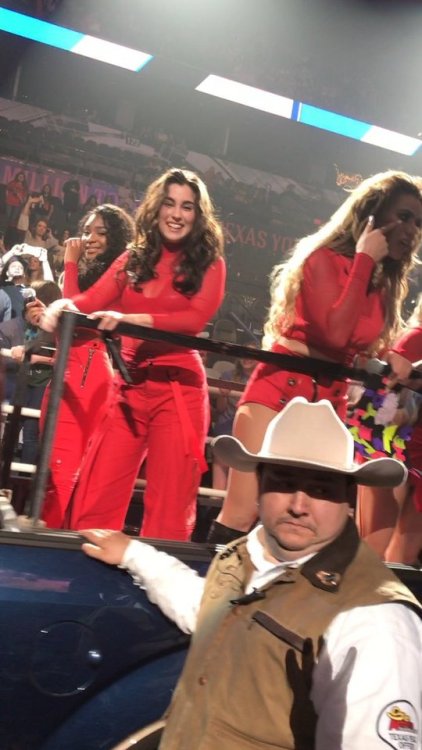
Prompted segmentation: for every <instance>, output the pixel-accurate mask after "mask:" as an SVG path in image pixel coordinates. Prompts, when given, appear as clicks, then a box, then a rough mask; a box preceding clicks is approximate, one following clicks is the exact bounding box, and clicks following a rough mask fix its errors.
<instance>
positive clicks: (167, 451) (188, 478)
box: [45, 169, 225, 540]
mask: <svg viewBox="0 0 422 750" xmlns="http://www.w3.org/2000/svg"><path fill="white" fill-rule="evenodd" d="M136 228H137V235H136V240H135V245H134V247H133V248H132V249H130V250H128V251H127V252H126V253H124V254H123V255H122V256H121V257H120V258H118V259H117V261H115V263H114V264H113V265H112V266H111V268H110V269H109V270H108V271H107V272H106V273H105V274H104V276H103V277H102V278H101V279H100V280H99V281H98V282H97V284H95V286H94V287H92V288H91V289H88V290H87V291H86V292H85V293H83V294H80V295H78V296H76V297H74V298H73V302H74V305H76V308H77V309H79V310H81V311H82V312H87V313H94V315H93V316H92V317H95V318H97V319H98V320H99V321H100V326H99V327H100V328H101V329H104V330H112V329H114V328H115V326H116V325H117V324H118V323H119V322H127V323H133V324H138V325H141V326H146V327H151V328H155V327H157V328H164V329H167V330H169V331H173V332H175V333H177V332H180V333H187V334H197V333H199V332H200V331H202V330H203V329H204V326H205V325H206V323H207V322H208V321H209V319H210V318H212V317H213V315H214V314H215V312H216V311H217V309H218V307H219V305H220V303H221V300H222V298H223V294H224V281H225V264H224V260H223V257H222V255H223V234H222V228H221V225H220V224H219V222H218V221H217V220H216V218H215V214H214V209H213V206H212V203H211V200H210V198H209V195H208V191H207V189H206V186H205V184H204V183H203V182H202V180H201V179H200V178H199V177H198V176H197V175H196V174H195V173H193V172H190V171H188V170H181V169H170V170H168V171H166V172H165V173H164V174H162V175H161V176H160V177H159V178H158V179H156V180H155V181H154V182H153V183H152V184H151V185H150V186H149V188H148V190H147V192H146V195H145V198H144V201H143V203H142V204H141V205H140V207H139V209H138V212H137V215H136ZM110 307H112V308H114V310H116V308H117V309H118V310H120V311H121V312H114V311H113V310H112V311H110V310H108V308H110ZM95 311H98V312H95ZM53 312H54V311H51V317H52V318H53V320H52V321H50V325H54V324H55V320H54V316H53ZM48 322H49V316H48V315H47V319H46V321H45V324H46V325H48ZM122 356H123V357H124V359H125V360H126V364H127V367H128V370H129V373H130V375H131V377H132V379H133V385H128V384H127V383H125V382H124V381H123V379H122V378H121V377H120V376H118V377H117V392H116V398H115V399H114V403H113V404H112V407H111V408H110V409H109V411H108V413H107V416H106V419H105V420H104V424H103V425H102V428H101V430H99V431H98V434H97V436H96V438H94V439H93V442H92V445H91V448H90V450H89V454H88V456H87V458H86V461H85V463H84V466H83V469H82V472H81V478H80V484H79V486H78V488H77V491H76V494H75V497H74V504H73V514H72V522H71V526H72V528H87V527H91V526H92V525H94V526H101V525H104V526H108V527H110V528H122V527H123V524H124V521H125V516H126V512H127V508H128V505H129V502H130V499H131V496H132V491H133V487H134V483H135V480H136V477H137V474H138V471H139V467H140V465H141V463H142V461H143V459H144V457H145V455H146V453H147V452H148V459H147V487H146V492H145V495H144V517H143V524H142V530H141V533H142V534H143V535H144V536H152V537H162V538H169V539H181V540H186V539H189V537H190V534H191V532H192V530H193V527H194V524H195V515H196V500H197V490H198V486H199V480H200V475H201V472H202V471H206V470H207V468H208V467H207V465H206V463H205V460H204V456H203V451H204V444H205V437H206V433H207V429H208V423H209V399H208V389H207V383H206V377H205V371H204V367H203V364H202V361H201V358H200V356H199V354H198V353H197V351H194V350H191V349H181V348H180V347H178V346H177V345H175V344H169V343H160V342H152V341H151V342H149V341H146V340H144V341H139V340H138V339H132V338H128V337H124V339H123V342H122ZM163 467H165V470H163Z"/></svg>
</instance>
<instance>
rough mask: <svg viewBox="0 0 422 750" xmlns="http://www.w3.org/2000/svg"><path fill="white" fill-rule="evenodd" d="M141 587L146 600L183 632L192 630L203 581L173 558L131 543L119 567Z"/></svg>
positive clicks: (142, 545)
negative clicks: (156, 606)
mask: <svg viewBox="0 0 422 750" xmlns="http://www.w3.org/2000/svg"><path fill="white" fill-rule="evenodd" d="M119 567H121V568H124V569H125V570H127V571H128V573H130V575H131V576H132V578H133V580H134V582H135V584H136V585H137V586H140V587H141V588H144V589H145V591H146V594H147V596H148V599H149V600H150V601H151V602H153V604H157V605H158V607H159V608H160V609H161V611H162V612H163V613H164V614H165V615H166V616H167V617H169V618H170V620H173V622H175V623H176V625H178V627H179V628H180V629H181V630H182V631H183V632H184V633H188V634H191V633H193V631H194V630H195V626H196V621H197V617H198V610H199V605H200V603H201V599H202V594H203V591H204V584H205V578H201V576H199V575H198V573H196V571H194V570H192V568H190V567H189V566H188V565H185V564H184V563H182V562H180V560H178V559H177V558H176V557H172V556H171V555H167V554H166V553H165V552H159V551H158V550H157V549H155V547H152V546H150V545H149V544H145V543H143V542H138V541H135V540H133V541H131V542H130V544H129V545H128V547H127V548H126V552H125V554H124V557H123V560H122V564H121V565H120V566H119Z"/></svg>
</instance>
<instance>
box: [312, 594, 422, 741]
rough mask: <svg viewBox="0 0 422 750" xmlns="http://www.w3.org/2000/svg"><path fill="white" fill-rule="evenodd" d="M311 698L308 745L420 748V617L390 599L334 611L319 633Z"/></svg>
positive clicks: (421, 684) (421, 632) (421, 635)
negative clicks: (312, 726) (313, 720)
mask: <svg viewBox="0 0 422 750" xmlns="http://www.w3.org/2000/svg"><path fill="white" fill-rule="evenodd" d="M311 698H312V701H313V703H314V706H315V709H316V712H317V715H318V723H317V736H316V750H387V748H393V750H394V749H397V750H399V748H402V749H404V748H405V749H406V750H420V748H421V747H422V744H421V699H422V622H421V619H420V618H419V617H418V616H417V614H416V613H415V612H413V611H412V610H411V609H409V608H408V607H406V606H405V605H402V604H393V603H387V604H379V605H377V606H370V607H358V608H356V609H352V610H350V611H349V612H344V613H342V614H340V615H338V616H337V617H336V618H335V619H334V620H333V621H332V623H331V625H330V627H329V628H328V630H327V632H326V634H325V644H324V646H323V648H322V650H321V653H320V656H319V659H318V663H317V665H316V666H315V669H314V676H313V686H312V691H311Z"/></svg>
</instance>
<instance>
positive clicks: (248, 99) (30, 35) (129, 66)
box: [0, 7, 422, 156]
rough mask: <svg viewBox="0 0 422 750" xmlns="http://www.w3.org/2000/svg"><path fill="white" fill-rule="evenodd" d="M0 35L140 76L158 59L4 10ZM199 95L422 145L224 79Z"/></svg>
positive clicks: (208, 81)
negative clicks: (45, 46) (80, 56)
mask: <svg viewBox="0 0 422 750" xmlns="http://www.w3.org/2000/svg"><path fill="white" fill-rule="evenodd" d="M0 30H2V31H7V32H9V33H10V34H16V35H18V36H22V37H25V38H26V39H32V40H33V41H35V42H41V43H42V44H48V45H51V46H53V47H58V48H59V49H63V50H66V51H68V52H72V53H74V54H76V55H83V56H84V57H89V58H91V59H93V60H100V61H101V62H105V63H109V64H110V65H117V66H118V67H120V68H125V69H126V70H131V71H133V72H136V73H137V72H139V71H140V70H142V68H143V67H144V66H145V65H146V64H147V63H149V62H150V61H151V60H153V55H150V54H149V53H147V52H141V51H140V50H135V49H132V48H130V47H124V46H122V45H120V44H114V43H113V42H108V41H106V40H105V39H98V38H97V37H94V36H90V35H89V34H82V33H81V32H79V31H74V30H72V29H67V28H65V27H63V26H58V25H56V24H53V23H49V22H47V21H42V20H40V19H38V18H32V16H26V15H24V14H22V13H16V12H15V11H11V10H7V9H6V8H1V7H0ZM196 91H199V92H202V93H204V94H210V95H212V96H216V97H219V98H221V99H226V100H227V101H231V102H235V103H237V104H242V105H244V106H246V107H252V108H253V109H257V110H260V111H262V112H268V113H271V114H273V115H277V116H278V117H283V118H286V119H288V120H293V121H294V122H299V123H301V124H303V125H309V126H311V127H314V128H319V129H320V130H327V131H329V132H330V133H336V134H338V135H342V136H345V137H346V138H353V139H354V140H357V141H362V142H363V143H370V144H372V145H373V146H378V147H379V148H384V149H387V150H389V151H395V152H396V153H399V154H405V155H407V156H412V155H413V154H415V153H416V152H417V151H418V150H419V148H420V147H421V145H422V141H421V140H419V139H418V138H413V137H411V136H408V135H403V134H401V133H396V132H395V131H392V130H388V129H386V128H382V127H379V126H377V125H371V124H370V123H369V122H363V121H361V120H355V119H353V118H352V117H346V116H345V115H341V114H338V113H335V112H330V111H329V110H326V109H322V108H320V107H315V106H313V105H310V104H306V103H305V102H300V101H298V100H295V99H291V98H289V97H285V96H280V95H279V94H273V93H271V92H269V91H264V90H262V89H258V88H255V87H253V86H247V85H246V84H243V83H238V82H237V81H232V80H230V79H228V78H222V77H221V76H216V75H208V76H207V77H206V78H204V80H203V81H202V82H201V83H200V84H199V85H198V86H197V87H196Z"/></svg>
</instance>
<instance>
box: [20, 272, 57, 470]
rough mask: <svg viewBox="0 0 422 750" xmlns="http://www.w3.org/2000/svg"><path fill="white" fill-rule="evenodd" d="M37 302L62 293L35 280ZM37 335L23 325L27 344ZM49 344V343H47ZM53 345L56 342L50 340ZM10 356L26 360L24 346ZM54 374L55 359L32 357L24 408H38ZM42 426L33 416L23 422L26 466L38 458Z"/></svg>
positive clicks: (46, 301)
mask: <svg viewBox="0 0 422 750" xmlns="http://www.w3.org/2000/svg"><path fill="white" fill-rule="evenodd" d="M31 287H32V289H33V290H34V292H35V294H36V297H37V299H39V300H40V301H41V303H42V304H44V305H50V304H51V303H52V302H54V300H57V299H60V298H61V296H62V294H61V291H60V289H59V287H58V286H57V284H55V283H54V282H53V281H34V282H33V283H32V284H31ZM37 334H38V328H37V327H36V326H33V325H32V324H31V323H29V322H28V321H26V322H25V325H24V343H27V342H29V341H31V339H32V338H33V337H34V336H36V335H37ZM45 343H47V341H46V342H45ZM50 343H51V344H53V343H54V341H53V337H51V342H50ZM11 356H12V359H13V360H14V361H15V362H22V361H23V358H24V345H19V346H13V347H12V348H11ZM52 372H53V359H52V357H49V356H45V355H44V354H32V355H31V360H30V367H29V373H28V381H27V390H26V399H25V406H26V407H27V408H29V409H39V408H40V406H41V401H42V398H43V395H44V391H45V389H46V387H47V385H48V383H49V382H50V380H51V376H52ZM39 435H40V425H39V421H38V419H36V418H34V417H23V419H22V453H21V458H22V461H23V462H24V463H28V464H35V463H36V461H37V456H38V448H39Z"/></svg>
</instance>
